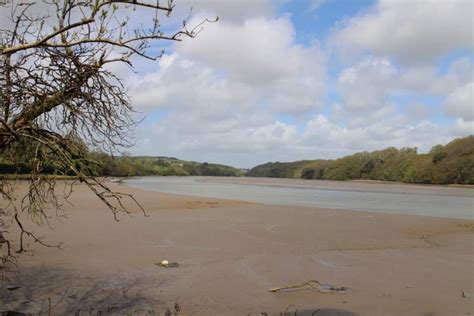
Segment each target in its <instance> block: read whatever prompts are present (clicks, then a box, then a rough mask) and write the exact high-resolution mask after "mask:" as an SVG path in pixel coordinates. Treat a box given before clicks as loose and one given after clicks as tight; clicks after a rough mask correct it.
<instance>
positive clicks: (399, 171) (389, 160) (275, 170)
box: [247, 135, 474, 184]
mask: <svg viewBox="0 0 474 316" xmlns="http://www.w3.org/2000/svg"><path fill="white" fill-rule="evenodd" d="M247 176H251V177H274V178H302V179H327V180H358V179H367V180H383V181H401V182H409V183H432V184H474V135H470V136H467V137H464V138H458V139H455V140H453V141H452V142H450V143H449V144H447V145H444V146H443V145H436V146H433V148H432V149H431V150H430V152H429V153H427V154H418V153H417V149H416V148H401V149H397V148H394V147H389V148H386V149H384V150H378V151H373V152H360V153H356V154H353V155H350V156H345V157H342V158H339V159H336V160H302V161H295V162H269V163H266V164H263V165H259V166H256V167H254V168H252V169H250V170H249V172H248V173H247Z"/></svg>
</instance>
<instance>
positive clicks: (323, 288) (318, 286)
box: [268, 280, 349, 294]
mask: <svg viewBox="0 0 474 316" xmlns="http://www.w3.org/2000/svg"><path fill="white" fill-rule="evenodd" d="M296 289H309V290H318V291H319V292H321V293H343V294H344V293H347V292H348V290H349V288H348V287H345V286H341V287H337V286H334V285H332V284H329V283H321V282H319V281H318V280H310V281H307V282H304V283H301V284H297V285H286V286H282V287H277V288H273V289H268V291H269V292H273V293H275V292H280V291H284V290H296Z"/></svg>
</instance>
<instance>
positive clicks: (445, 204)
mask: <svg viewBox="0 0 474 316" xmlns="http://www.w3.org/2000/svg"><path fill="white" fill-rule="evenodd" d="M124 184H125V185H128V186H133V187H138V188H142V189H146V190H151V191H158V192H164V193H173V194H182V195H192V196H202V197H212V198H221V199H232V200H242V201H249V202H257V203H263V204H274V205H293V206H305V207H321V208H332V209H348V210H356V211H371V212H384V213H395V214H413V215H424V216H436V217H449V218H464V219H473V218H474V189H472V188H458V187H446V186H424V185H409V184H396V183H394V184H385V183H383V184H382V183H367V182H355V181H318V180H299V179H269V178H232V177H230V178H218V177H140V178H131V179H127V180H125V181H124Z"/></svg>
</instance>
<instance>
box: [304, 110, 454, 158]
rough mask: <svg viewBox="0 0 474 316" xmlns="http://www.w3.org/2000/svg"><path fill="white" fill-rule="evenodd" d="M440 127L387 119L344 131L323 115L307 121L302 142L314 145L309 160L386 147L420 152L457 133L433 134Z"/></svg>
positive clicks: (432, 124) (449, 131) (428, 123)
mask: <svg viewBox="0 0 474 316" xmlns="http://www.w3.org/2000/svg"><path fill="white" fill-rule="evenodd" d="M440 128H441V127H440V126H439V125H437V124H435V123H432V122H429V121H421V122H419V123H416V124H406V123H405V122H404V121H402V120H399V119H398V118H390V117H386V118H385V119H383V120H380V121H379V122H376V123H373V124H370V125H366V126H359V127H354V128H347V127H343V126H340V125H339V124H337V123H336V122H334V121H330V120H329V119H328V118H327V117H326V116H323V115H317V116H315V117H314V118H313V119H311V120H309V121H308V122H307V124H306V128H305V131H304V134H303V141H304V144H305V145H306V146H314V148H315V149H314V154H313V157H327V158H337V157H340V156H342V155H347V154H353V153H354V152H360V151H372V150H379V149H383V148H387V147H390V146H394V147H398V148H401V147H418V149H419V150H420V151H422V152H426V151H428V150H429V149H430V148H431V146H432V145H434V144H438V143H446V142H448V141H450V140H451V139H452V137H453V135H459V132H460V131H459V130H457V131H456V130H452V129H446V130H445V132H444V133H433V131H436V130H439V129H440ZM461 134H462V132H461Z"/></svg>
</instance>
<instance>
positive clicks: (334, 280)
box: [0, 184, 474, 315]
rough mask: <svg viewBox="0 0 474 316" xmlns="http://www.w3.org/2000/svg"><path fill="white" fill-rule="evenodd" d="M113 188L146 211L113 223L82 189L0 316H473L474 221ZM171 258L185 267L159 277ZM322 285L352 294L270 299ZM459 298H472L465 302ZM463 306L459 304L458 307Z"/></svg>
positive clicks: (30, 258) (5, 299)
mask: <svg viewBox="0 0 474 316" xmlns="http://www.w3.org/2000/svg"><path fill="white" fill-rule="evenodd" d="M113 186H114V188H116V189H120V190H122V191H127V192H129V193H133V194H134V195H135V197H136V198H137V199H138V200H139V201H140V202H141V203H142V204H143V206H144V207H145V208H146V210H147V211H148V215H149V216H148V217H144V216H143V215H142V214H140V213H136V214H132V215H130V216H122V218H121V221H120V222H115V221H114V220H113V217H112V215H111V213H110V211H108V210H107V209H106V208H105V207H104V206H103V205H102V204H101V203H100V201H98V200H97V199H96V198H95V197H94V196H93V195H92V194H91V193H90V192H89V191H88V190H87V189H86V188H84V187H82V186H78V187H77V188H76V190H75V194H74V195H73V197H72V199H71V202H72V205H71V206H67V214H68V218H67V219H65V220H63V222H62V223H60V222H58V221H56V220H53V221H52V228H53V230H49V229H47V228H40V229H36V232H37V233H38V234H47V237H48V239H47V240H48V241H49V242H50V243H55V242H62V243H63V249H62V250H57V249H54V248H43V247H39V246H37V245H31V247H32V248H34V249H36V252H35V253H34V254H33V255H24V256H22V257H21V259H20V271H21V273H20V274H19V277H18V279H13V280H12V282H10V283H11V284H10V285H15V286H21V288H18V289H16V290H13V291H5V290H4V291H2V293H1V294H0V306H1V308H0V311H1V310H2V309H4V310H18V311H23V312H32V313H39V312H43V313H46V314H47V313H48V311H49V309H50V306H51V311H52V314H74V313H82V314H89V313H92V314H98V313H102V314H127V313H129V314H149V313H155V314H158V315H160V314H164V313H165V311H166V309H167V308H169V309H170V310H172V311H173V310H174V307H175V304H177V306H178V305H179V312H178V315H190V314H192V315H249V314H250V315H265V314H262V313H268V315H280V313H282V312H285V311H288V312H292V315H294V312H295V310H296V309H297V310H298V312H297V315H311V314H313V313H314V312H316V311H318V310H319V311H318V312H317V313H316V314H315V315H353V314H360V315H469V314H470V313H472V311H473V310H474V308H473V307H474V306H473V296H472V295H473V294H474V293H473V270H472V269H473V263H474V262H473V261H474V260H473V256H472V254H473V240H474V239H473V237H474V234H473V233H474V221H469V220H454V219H440V218H433V217H420V216H409V215H390V214H380V213H368V212H354V211H344V210H329V209H318V208H302V207H289V206H268V205H261V204H253V203H243V202H238V201H225V200H218V199H209V198H196V197H186V196H178V195H171V194H161V193H156V192H148V191H144V190H139V189H132V188H126V187H119V186H118V185H115V184H114V185H113ZM163 259H167V260H170V261H173V262H178V263H179V264H180V267H178V268H168V269H165V268H160V267H158V266H156V265H155V263H157V262H159V261H161V260H163ZM312 279H314V280H319V281H321V282H325V283H330V284H333V285H335V286H344V287H348V288H350V290H349V291H348V293H346V294H341V293H321V292H319V291H316V290H293V291H286V292H279V293H270V292H268V291H267V289H270V288H274V287H279V286H284V285H288V284H298V283H302V282H304V281H308V280H312ZM463 293H465V294H464V295H463ZM463 296H464V297H463Z"/></svg>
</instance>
